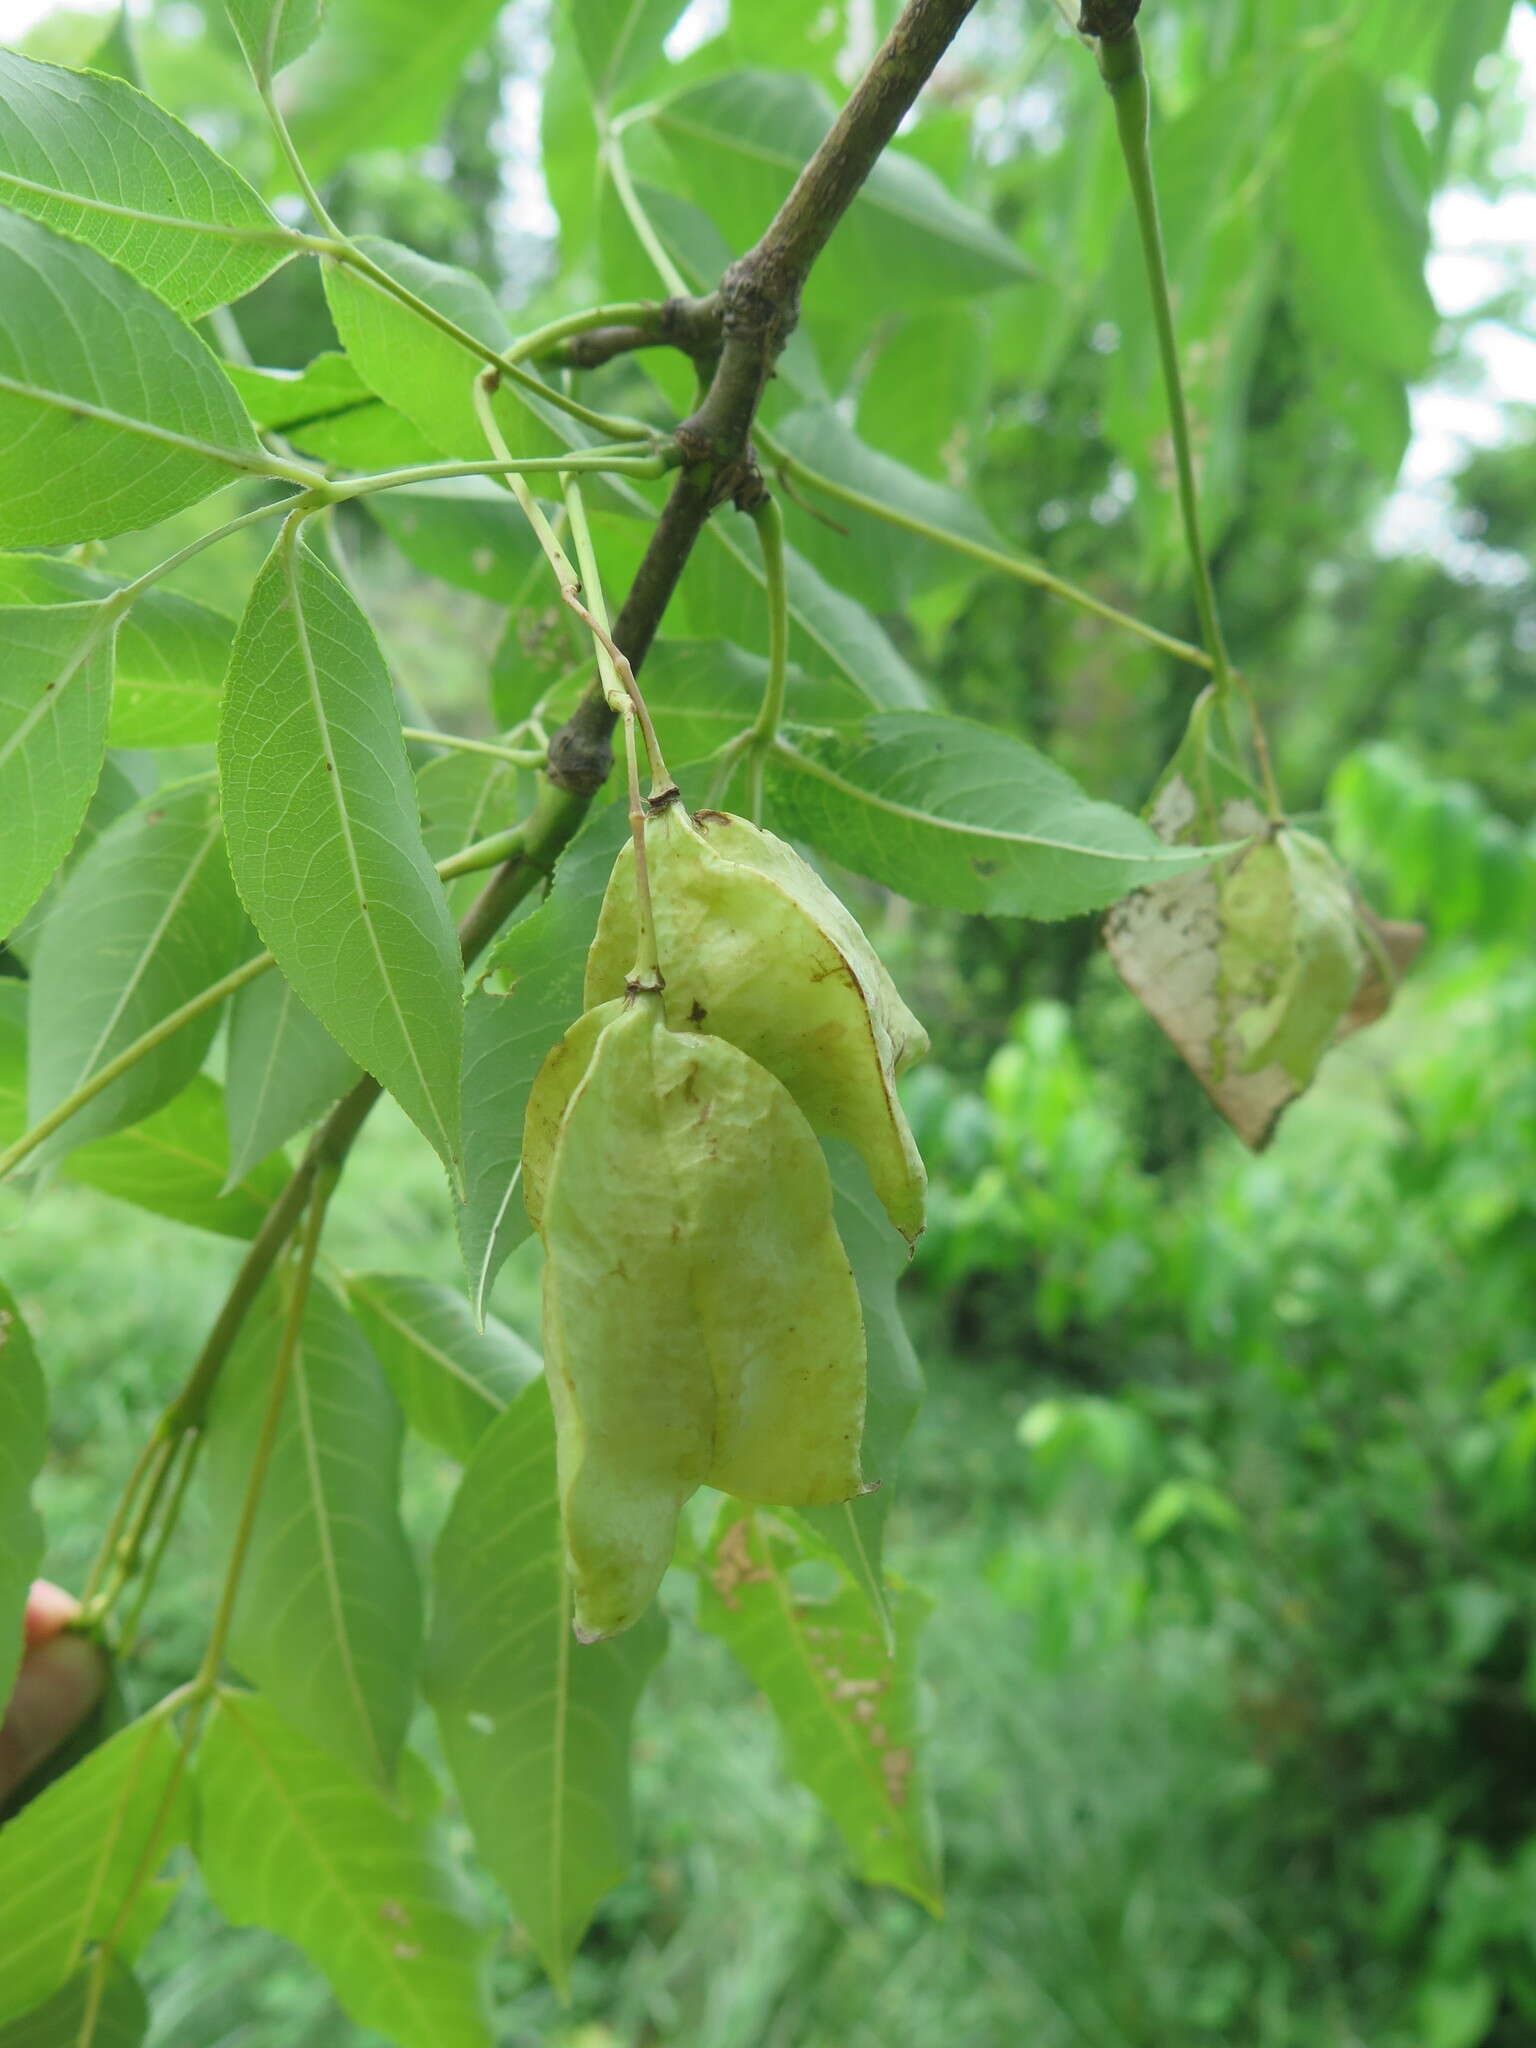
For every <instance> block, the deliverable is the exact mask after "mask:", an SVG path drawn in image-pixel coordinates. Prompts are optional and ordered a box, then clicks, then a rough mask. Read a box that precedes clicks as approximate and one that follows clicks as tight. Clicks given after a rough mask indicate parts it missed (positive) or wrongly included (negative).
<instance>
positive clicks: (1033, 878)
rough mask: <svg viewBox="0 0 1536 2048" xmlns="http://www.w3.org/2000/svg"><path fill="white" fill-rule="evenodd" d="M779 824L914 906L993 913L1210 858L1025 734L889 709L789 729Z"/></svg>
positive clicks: (1056, 908) (1112, 891) (1099, 897)
mask: <svg viewBox="0 0 1536 2048" xmlns="http://www.w3.org/2000/svg"><path fill="white" fill-rule="evenodd" d="M769 774H770V781H771V789H772V805H773V819H772V822H773V824H774V829H775V830H776V831H780V832H783V833H785V834H787V835H789V836H791V837H794V838H799V839H808V840H809V841H810V842H811V844H812V845H813V846H818V847H820V848H822V849H823V851H824V852H826V853H828V854H830V855H831V856H832V858H833V859H834V860H837V861H840V862H841V863H842V865H843V866H844V867H849V868H852V869H853V870H854V872H855V873H856V874H861V875H868V876H869V877H870V878H871V879H872V880H873V881H876V882H883V883H884V885H885V886H886V888H888V889H895V890H898V891H899V892H900V893H901V894H902V895H904V896H910V897H911V898H912V899H913V901H914V902H917V903H936V904H939V905H942V906H943V907H944V908H945V909H949V910H967V911H981V912H984V913H987V914H989V915H991V916H1009V917H1037V918H1057V917H1073V916H1076V915H1078V914H1079V913H1081V912H1083V911H1086V910H1099V909H1102V908H1103V907H1104V905H1105V904H1107V903H1113V902H1114V901H1115V900H1116V898H1117V897H1120V896H1123V895H1125V894H1126V892H1127V891H1128V890H1131V889H1134V888H1137V887H1139V886H1140V885H1141V884H1143V883H1145V882H1150V881H1155V880H1157V879H1159V878H1160V877H1161V876H1165V875H1169V874H1173V873H1178V872H1180V871H1181V870H1182V869H1183V868H1185V867H1188V866H1196V865H1198V864H1199V863H1200V861H1202V860H1203V859H1205V858H1206V857H1207V856H1206V855H1204V854H1203V853H1192V852H1184V851H1179V850H1176V849H1173V848H1169V847H1164V846H1162V845H1161V844H1160V843H1159V841H1158V840H1157V838H1156V837H1155V836H1154V834H1153V833H1152V832H1151V831H1150V829H1149V828H1148V827H1147V826H1146V825H1144V824H1143V823H1142V821H1141V820H1140V819H1139V818H1133V817H1132V816H1131V814H1130V812H1129V811H1122V810H1119V809H1118V808H1117V807H1116V806H1115V805H1114V804H1105V803H1095V802H1093V801H1091V800H1090V799H1089V798H1088V797H1086V796H1084V794H1083V792H1082V791H1081V790H1080V789H1079V788H1078V786H1077V784H1076V783H1075V782H1074V781H1073V780H1072V778H1071V777H1070V776H1069V775H1067V774H1066V773H1064V771H1063V770H1062V769H1060V768H1058V767H1056V766H1055V764H1054V763H1053V762H1050V761H1048V760H1047V759H1046V758H1045V756H1044V755H1043V754H1039V753H1037V752H1036V751H1035V749H1034V748H1033V747H1031V746H1028V745H1026V743H1025V742H1024V741H1023V740H1019V739H1015V738H1014V737H1013V735H1012V734H1011V733H1005V732H998V731H996V730H994V729H992V728H991V727H988V726H981V725H973V724H971V723H970V722H969V721H968V720H965V719H959V718H938V717H930V716H927V715H926V714H924V713H922V712H907V711H897V712H890V713H888V714H886V715H884V716H877V717H874V718H867V719H866V720H865V721H864V724H863V726H862V728H861V729H860V731H859V732H858V733H856V734H852V735H849V734H842V733H838V734H832V735H830V736H827V737H825V738H823V737H820V736H817V735H814V734H807V733H797V734H795V735H794V736H793V737H792V739H790V740H786V741H784V742H782V743H781V745H780V748H779V750H778V752H777V753H776V754H775V755H774V757H773V761H772V764H771V767H770V771H769Z"/></svg>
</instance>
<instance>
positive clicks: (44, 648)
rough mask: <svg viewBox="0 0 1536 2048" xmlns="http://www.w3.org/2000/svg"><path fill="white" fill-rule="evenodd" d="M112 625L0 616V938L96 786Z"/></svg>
mask: <svg viewBox="0 0 1536 2048" xmlns="http://www.w3.org/2000/svg"><path fill="white" fill-rule="evenodd" d="M113 624H114V620H113V616H112V614H111V612H109V611H108V610H107V609H106V608H105V606H103V605H100V604H58V605H23V604H15V605H6V606H5V607H4V609H3V610H0V932H8V931H10V930H11V929H12V927H13V926H15V925H16V924H18V923H19V922H20V921H21V919H22V917H23V916H24V915H25V914H26V912H27V911H28V910H30V909H31V907H32V905H33V904H34V903H35V902H36V901H37V899H38V897H39V896H40V895H41V894H42V891H43V889H44V887H45V886H46V884H47V882H48V878H49V876H50V875H52V873H53V871H54V869H55V868H57V866H58V865H59V862H60V861H61V860H63V858H64V856H65V854H66V853H68V851H69V849H70V846H71V845H72V844H73V842H74V837H75V834H76V832H78V831H79V829H80V821H81V819H82V818H83V817H84V816H85V808H86V805H87V804H88V803H89V802H90V800H91V791H92V790H93V789H94V788H95V787H96V779H97V777H98V776H99V775H100V773H101V761H102V755H103V754H104V753H105V751H106V744H107V715H108V712H109V710H110V708H111V702H112V628H113Z"/></svg>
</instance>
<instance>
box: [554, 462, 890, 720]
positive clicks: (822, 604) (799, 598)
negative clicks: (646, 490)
mask: <svg viewBox="0 0 1536 2048" xmlns="http://www.w3.org/2000/svg"><path fill="white" fill-rule="evenodd" d="M624 501H625V502H626V503H631V502H633V504H634V505H635V506H637V507H638V508H640V509H641V510H642V511H644V512H645V514H646V516H647V517H648V516H649V508H648V507H646V506H644V503H643V501H642V500H641V499H640V498H639V497H638V495H632V496H626V497H625V500H624ZM593 526H594V529H595V530H597V531H599V532H600V534H601V538H600V540H599V543H598V548H599V554H600V558H601V560H602V563H603V571H604V577H605V580H607V581H609V582H611V583H612V585H613V587H614V588H615V589H623V588H625V587H626V585H627V584H628V582H629V581H630V580H631V577H632V574H633V571H634V569H635V568H636V567H638V565H639V561H640V557H641V554H642V553H643V552H644V548H645V544H646V541H647V540H648V539H649V533H648V531H647V529H646V528H645V527H644V526H642V525H641V524H640V523H639V521H638V520H634V519H619V518H613V517H611V516H609V517H605V516H603V515H601V514H599V515H598V517H597V518H596V519H594V521H593ZM784 567H785V577H786V581H787V583H788V585H789V623H790V632H789V652H790V659H791V660H792V661H794V662H796V663H798V664H799V666H800V667H801V668H803V669H805V670H806V671H807V672H808V673H809V674H812V675H825V674H826V673H827V672H828V671H829V670H835V671H836V672H837V673H838V674H839V675H841V676H843V677H845V678H846V679H847V681H848V682H850V683H852V685H853V686H854V688H855V689H856V690H858V691H859V693H860V694H861V696H863V698H864V699H865V702H866V703H868V704H872V705H874V706H875V708H876V709H877V710H881V711H895V710H918V709H921V708H922V707H923V706H925V705H926V704H927V702H928V691H927V688H926V686H925V685H924V683H923V681H922V678H921V677H920V676H919V675H918V674H917V672H916V670H915V669H914V668H913V667H912V666H911V664H910V663H909V662H908V661H907V660H906V659H905V657H904V656H903V655H901V654H900V653H899V652H898V651H897V649H896V646H895V644H894V642H893V641H892V640H891V638H890V636H889V634H887V633H886V631H885V630H884V628H883V627H882V626H880V625H879V624H878V623H877V622H876V621H875V620H874V619H872V618H871V617H870V615H869V613H868V612H867V611H866V610H865V609H864V607H863V606H862V605H859V604H855V603H854V601H853V599H852V598H851V597H847V596H845V595H844V593H843V592H842V591H840V590H834V589H833V587H832V586H831V584H830V583H828V582H827V581H826V579H825V578H824V577H823V576H822V575H821V573H820V571H819V570H817V569H815V568H814V567H813V566H812V565H811V564H810V563H809V562H808V561H806V560H805V558H804V557H803V556H802V555H799V554H797V553H796V551H795V550H794V548H792V547H788V548H786V549H785V550H784ZM667 625H668V629H669V631H670V632H671V633H672V634H673V635H674V636H676V637H677V638H679V639H689V640H731V641H734V642H735V643H736V645H737V646H739V647H743V648H746V649H747V650H749V651H750V652H751V653H753V654H766V653H767V651H768V604H767V598H766V595H765V593H764V588H763V564H762V555H761V552H760V550H759V548H758V545H757V536H756V535H755V534H754V533H752V532H750V531H747V530H745V521H741V520H737V521H732V522H728V521H727V520H726V519H725V518H724V517H723V516H722V517H721V518H719V519H712V520H711V521H710V522H709V524H708V526H706V527H705V529H704V544H703V545H702V546H700V547H698V548H696V549H695V550H694V552H693V555H692V556H691V558H690V559H689V562H688V566H687V568H686V569H685V570H684V571H683V576H682V581H681V582H680V583H679V585H678V588H677V593H676V596H675V597H674V598H673V600H672V603H671V604H670V605H669V607H668V609H667Z"/></svg>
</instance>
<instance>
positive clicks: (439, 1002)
mask: <svg viewBox="0 0 1536 2048" xmlns="http://www.w3.org/2000/svg"><path fill="white" fill-rule="evenodd" d="M219 771H220V778H221V781H222V785H223V791H224V815H225V829H226V831H227V833H228V836H229V857H230V863H231V866H232V867H233V869H234V873H235V880H236V882H237V884H238V885H239V889H240V894H241V896H242V897H243V898H244V900H245V904H246V908H247V909H248V910H249V911H250V913H251V917H252V919H253V921H254V923H255V925H256V929H257V930H258V931H259V932H260V933H261V936H262V938H263V940H264V941H265V942H266V944H267V945H268V946H269V947H270V949H271V951H272V953H273V954H274V955H275V956H276V959H277V964H278V966H279V967H280V968H281V969H282V971H283V973H284V975H285V976H286V977H287V979H288V980H289V981H290V982H291V983H292V984H293V987H294V991H295V993H296V994H297V995H298V996H299V998H300V999H301V1001H303V1002H304V1003H305V1004H306V1005H307V1006H308V1007H309V1008H310V1009H311V1010H313V1011H314V1013H315V1015H316V1016H317V1017H318V1018H319V1020H320V1022H321V1023H322V1024H323V1025H324V1026H325V1028H326V1029H327V1030H328V1031H329V1032H330V1033H331V1034H332V1036H333V1037H334V1038H335V1039H336V1040H337V1042H338V1044H340V1045H341V1046H343V1047H344V1048H345V1049H346V1051H347V1052H349V1053H350V1054H351V1055H352V1057H353V1058H354V1059H355V1060H356V1061H357V1063H358V1064H359V1066H362V1067H365V1068H366V1069H367V1071H368V1072H369V1073H370V1074H373V1075H374V1076H375V1077H376V1078H377V1079H378V1080H380V1081H382V1082H383V1084H384V1086H385V1087H386V1088H388V1089H389V1090H390V1092H391V1094H393V1095H394V1096H395V1097H396V1099H397V1100H398V1101H399V1102H400V1104H401V1106H402V1108H404V1110H405V1111H406V1113H407V1114H408V1115H409V1116H410V1117H411V1118H412V1119H413V1120H414V1122H415V1123H416V1124H417V1125H418V1126H419V1127H420V1128H421V1130H422V1131H423V1132H424V1133H425V1135H426V1136H427V1137H428V1138H429V1139H430V1141H431V1142H432V1144H433V1145H434V1146H435V1147H436V1149H437V1150H438V1152H439V1153H440V1154H441V1155H442V1157H443V1159H444V1161H445V1162H446V1163H447V1165H448V1167H449V1170H450V1172H453V1171H456V1168H457V1161H458V1149H459V1051H460V1044H461V1039H462V1032H463V1016H462V1010H463V1005H462V1002H461V1000H460V988H461V972H460V966H459V952H458V946H457V943H456V941H455V939H454V935H453V926H452V924H451V923H450V921H449V917H448V905H447V901H446V899H445V897H444V895H443V888H442V884H441V883H440V882H439V881H438V879H437V874H436V871H435V869H434V868H433V866H432V863H431V861H430V860H429V859H428V858H427V851H426V848H425V846H424V845H423V844H422V838H421V826H420V823H419V821H418V818H417V812H416V796H415V791H414V790H413V788H412V786H411V778H410V769H409V766H408V764H407V761H406V757H405V743H404V741H403V740H402V739H401V737H400V724H399V718H398V715H397V713H396V710H395V704H394V695H393V692H392V690H391V688H390V681H389V675H388V673H387V671H386V670H385V667H384V661H383V657H382V655H381V654H380V653H379V648H378V643H377V642H376V641H375V639H374V637H373V633H372V631H371V629H370V627H369V625H368V621H367V620H366V619H365V618H364V616H363V614H362V613H361V611H359V610H358V608H357V605H356V603H355V601H354V600H353V598H352V596H351V594H350V593H349V592H348V591H347V589H346V588H345V586H344V585H343V584H341V583H339V582H338V581H337V579H336V578H335V577H334V576H333V575H332V574H331V573H330V571H329V570H328V569H326V568H324V567H323V566H322V565H321V563H320V561H319V560H318V559H317V557H316V556H315V555H314V553H313V552H312V551H311V550H310V549H309V548H308V547H306V546H305V544H304V542H303V540H302V539H301V537H300V535H299V533H298V531H297V529H296V528H293V527H285V528H284V530H283V533H282V534H281V535H280V537H279V539H278V542H277V545H276V546H275V547H274V548H273V550H272V553H271V554H270V555H269V556H268V558H267V562H266V566H265V567H264V568H263V569H262V572H261V574H260V575H259V576H258V577H257V579H256V583H255V586H254V588H253V589H252V591H251V596H250V602H249V604H248V605H247V607H246V613H245V617H244V618H243V619H242V621H241V623H240V630H239V632H238V634H237V635H236V638H235V647H234V652H233V654H232V655H231V657H230V666H229V681H228V684H227V687H226V690H225V699H224V722H223V726H222V729H221V731H220V734H219Z"/></svg>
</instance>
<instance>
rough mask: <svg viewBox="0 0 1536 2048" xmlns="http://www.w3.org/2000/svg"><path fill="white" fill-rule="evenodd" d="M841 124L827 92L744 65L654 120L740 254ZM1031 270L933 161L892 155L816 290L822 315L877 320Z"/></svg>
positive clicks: (814, 281) (844, 229) (865, 193)
mask: <svg viewBox="0 0 1536 2048" xmlns="http://www.w3.org/2000/svg"><path fill="white" fill-rule="evenodd" d="M832 120H833V107H832V103H831V101H830V100H829V99H828V97H827V96H826V94H825V93H824V92H823V91H822V90H821V89H820V88H819V87H818V86H816V85H815V84H814V83H813V82H812V81H811V80H809V79H807V78H801V77H797V76H796V75H795V74H794V73H793V72H784V71H739V72H736V73H734V74H732V75H731V76H728V77H725V78H713V79H710V80H709V81H708V82H707V83H705V84H702V85H696V86H692V87H689V88H687V89H686V90H684V91H682V92H679V93H675V94H673V95H672V97H671V98H669V99H666V100H664V101H663V102H662V103H661V105H660V106H659V108H658V109H657V111H656V114H655V116H654V121H655V125H656V128H657V130H658V132H659V133H660V134H661V135H662V136H663V138H664V139H665V141H666V142H667V144H668V145H669V147H670V148H671V150H672V153H673V155H674V156H675V157H676V158H677V161H678V163H679V165H680V166H681V168H682V170H683V172H684V173H685V175H686V176H687V178H688V181H689V188H690V191H691V193H692V196H693V197H694V198H695V199H696V200H697V201H698V203H699V204H700V205H701V206H702V207H704V209H705V210H706V211H707V212H708V213H709V214H710V215H711V217H712V218H713V219H714V220H715V221H716V222H717V224H718V225H719V227H720V230H721V232H722V233H723V234H724V236H725V239H726V240H727V242H729V243H730V245H731V247H732V248H733V249H738V250H740V249H748V248H750V247H751V246H752V244H753V243H754V242H755V241H756V240H757V238H758V236H759V235H760V234H761V233H762V232H763V229H764V228H765V227H766V226H767V225H768V222H769V221H770V220H771V219H772V217H773V215H774V213H775V211H776V210H777V208H778V206H779V205H780V203H781V202H782V201H783V200H784V199H785V197H786V196H787V195H788V192H789V189H790V186H791V185H792V184H793V183H794V180H795V178H796V176H797V175H798V173H799V171H800V169H801V167H802V166H803V165H804V164H805V163H806V162H807V161H808V160H809V158H810V157H811V156H812V155H813V154H814V152H815V150H816V148H817V146H818V145H819V144H820V142H821V141H822V139H823V137H824V136H825V134H826V132H827V130H828V128H830V127H831V125H832ZM1028 275H1029V267H1028V265H1027V264H1026V263H1025V262H1024V259H1023V258H1022V257H1021V256H1020V255H1019V253H1018V251H1017V250H1016V249H1015V248H1014V247H1013V245H1012V244H1011V243H1010V242H1008V241H1007V240H1006V239H1005V238H1004V237H1003V236H1002V235H1001V234H999V232H998V231H997V229H996V228H994V227H993V226H992V224H991V222H990V221H988V220H986V219H985V218H983V216H982V215H980V214H978V213H975V212H973V211H972V209H971V208H970V207H968V206H965V205H962V204H961V202H960V201H959V200H958V199H956V198H955V197H954V196H953V195H952V194H951V193H950V192H949V191H948V190H947V189H946V187H945V186H944V185H943V184H942V183H941V182H940V180H939V179H938V178H937V177H935V176H934V174H933V172H932V171H930V170H929V169H928V168H927V167H926V165H924V164H921V163H919V162H917V161H916V160H915V159H914V158H913V157H910V156H907V155H905V154H903V152H902V151H900V150H899V149H892V150H887V151H886V152H885V154H884V155H883V156H882V157H881V158H880V160H879V162H878V163H877V164H876V165H875V168H874V170H873V172H872V173H871V174H870V177H869V179H868V180H867V182H866V183H865V185H864V186H863V188H862V190H861V191H860V194H859V197H858V198H857V199H855V200H854V202H853V204H852V205H851V206H850V207H849V209H848V211H847V213H846V215H845V216H844V218H843V220H842V221H841V223H840V224H839V226H838V227H837V228H836V230H835V231H834V233H833V236H832V239H831V242H830V243H829V244H828V248H827V254H826V257H825V259H824V261H822V262H820V263H818V265H817V267H816V270H815V272H814V274H813V276H812V278H811V281H810V283H809V285H808V286H807V288H806V294H805V300H806V308H807V311H808V312H809V313H811V314H812V315H814V316H827V317H836V318H842V319H849V318H852V319H859V318H865V317H867V314H868V309H869V307H870V306H871V305H878V306H880V307H881V308H882V309H885V310H890V309H892V308H899V307H904V306H908V305H921V304H924V303H926V302H927V301H929V300H932V299H941V298H948V297H951V296H959V297H962V298H972V297H974V296H975V295H976V294H977V293H979V292H988V291H996V290H998V289H999V288H1000V287H1002V286H1005V285H1010V284H1017V283H1019V282H1020V281H1021V280H1022V279H1024V278H1026V277H1027V276H1028Z"/></svg>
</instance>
